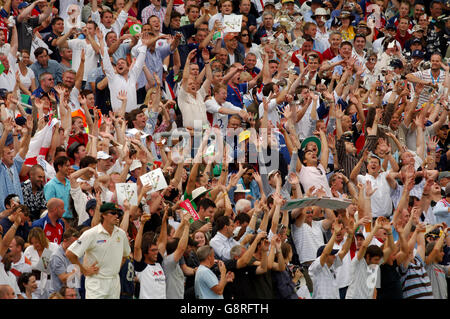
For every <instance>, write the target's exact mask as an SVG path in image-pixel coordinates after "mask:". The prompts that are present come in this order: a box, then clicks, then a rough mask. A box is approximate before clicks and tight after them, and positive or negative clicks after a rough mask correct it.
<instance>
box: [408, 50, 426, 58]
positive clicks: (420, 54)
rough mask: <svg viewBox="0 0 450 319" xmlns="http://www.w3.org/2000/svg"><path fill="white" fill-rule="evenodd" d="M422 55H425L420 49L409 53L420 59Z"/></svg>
mask: <svg viewBox="0 0 450 319" xmlns="http://www.w3.org/2000/svg"><path fill="white" fill-rule="evenodd" d="M424 56H425V54H424V53H423V52H422V51H420V50H414V51H413V52H412V54H411V57H412V58H421V59H423V57H424Z"/></svg>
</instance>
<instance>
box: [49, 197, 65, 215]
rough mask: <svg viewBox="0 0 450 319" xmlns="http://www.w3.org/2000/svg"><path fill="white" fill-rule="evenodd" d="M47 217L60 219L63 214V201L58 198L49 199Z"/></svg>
mask: <svg viewBox="0 0 450 319" xmlns="http://www.w3.org/2000/svg"><path fill="white" fill-rule="evenodd" d="M47 209H48V216H49V217H54V216H55V217H57V218H61V217H62V214H64V201H63V200H62V199H59V198H51V199H50V200H49V201H48V202H47Z"/></svg>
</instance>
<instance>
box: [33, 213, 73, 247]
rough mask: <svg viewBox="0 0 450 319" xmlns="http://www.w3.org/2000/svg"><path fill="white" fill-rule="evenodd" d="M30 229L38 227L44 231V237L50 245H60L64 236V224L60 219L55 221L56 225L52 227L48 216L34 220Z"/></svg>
mask: <svg viewBox="0 0 450 319" xmlns="http://www.w3.org/2000/svg"><path fill="white" fill-rule="evenodd" d="M31 227H32V228H34V227H39V228H41V229H43V230H44V233H45V237H47V239H48V240H49V241H51V242H52V243H57V244H61V242H62V239H63V234H64V229H65V226H64V222H63V221H62V219H58V220H57V221H56V225H55V226H53V225H52V223H51V221H50V218H48V215H45V216H44V217H42V218H40V219H38V220H36V221H34V222H33V224H32V225H31Z"/></svg>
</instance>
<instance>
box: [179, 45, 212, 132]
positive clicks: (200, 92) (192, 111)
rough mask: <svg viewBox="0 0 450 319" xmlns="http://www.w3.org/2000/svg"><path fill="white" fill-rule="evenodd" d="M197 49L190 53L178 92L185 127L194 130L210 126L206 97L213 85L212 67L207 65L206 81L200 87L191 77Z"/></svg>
mask: <svg viewBox="0 0 450 319" xmlns="http://www.w3.org/2000/svg"><path fill="white" fill-rule="evenodd" d="M196 51H197V50H196V49H194V50H192V51H191V52H189V54H188V57H187V59H186V65H185V67H184V70H183V79H182V82H181V87H180V90H179V92H178V107H179V108H180V110H181V114H182V115H183V126H184V127H186V128H188V129H190V130H193V129H194V128H197V129H202V126H203V125H208V126H209V122H208V118H207V117H206V106H205V102H204V101H205V97H206V95H207V93H208V92H207V90H209V88H210V85H211V79H210V74H211V67H210V65H209V62H208V63H205V68H206V74H207V76H206V80H205V82H204V83H203V85H202V86H201V87H200V83H198V82H197V79H195V78H193V77H192V76H190V75H189V71H190V64H191V60H192V59H193V58H194V57H195V53H196Z"/></svg>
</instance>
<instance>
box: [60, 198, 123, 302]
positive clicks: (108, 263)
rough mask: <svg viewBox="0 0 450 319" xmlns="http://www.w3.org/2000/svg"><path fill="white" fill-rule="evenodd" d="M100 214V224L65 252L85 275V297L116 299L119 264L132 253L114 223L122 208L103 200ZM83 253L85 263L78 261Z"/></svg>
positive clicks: (118, 291)
mask: <svg viewBox="0 0 450 319" xmlns="http://www.w3.org/2000/svg"><path fill="white" fill-rule="evenodd" d="M100 213H101V215H100V219H101V223H100V224H98V225H97V226H95V227H92V228H91V229H89V230H87V231H85V232H84V233H83V234H82V235H81V237H80V238H79V239H78V240H76V241H75V242H74V243H73V244H72V245H70V246H69V248H68V249H67V253H66V254H67V258H69V260H70V262H71V263H72V264H75V265H77V266H78V267H80V270H81V273H82V274H83V275H85V276H86V282H85V289H86V299H119V297H120V278H119V271H120V267H121V266H122V264H123V263H124V261H125V259H126V257H128V255H129V254H130V252H131V248H130V244H129V242H128V238H127V234H126V233H125V232H124V231H123V230H122V229H120V228H119V227H118V226H117V225H118V222H119V216H120V215H122V214H123V211H122V210H121V209H120V208H119V206H117V205H116V204H114V203H104V204H102V206H100ZM83 256H84V258H83V259H84V265H82V264H81V263H80V261H79V258H80V257H83ZM86 264H89V265H90V266H85V265H86Z"/></svg>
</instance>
